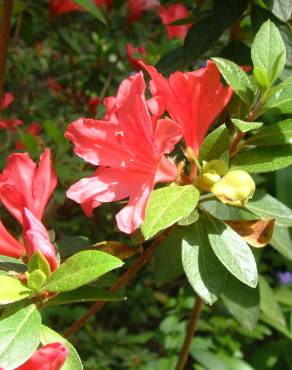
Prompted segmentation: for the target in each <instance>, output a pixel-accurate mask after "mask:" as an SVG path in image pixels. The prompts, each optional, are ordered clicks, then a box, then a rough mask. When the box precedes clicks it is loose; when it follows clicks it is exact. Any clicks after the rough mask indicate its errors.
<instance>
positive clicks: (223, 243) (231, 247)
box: [208, 216, 258, 288]
mask: <svg viewBox="0 0 292 370" xmlns="http://www.w3.org/2000/svg"><path fill="white" fill-rule="evenodd" d="M208 237H209V241H210V244H211V247H212V249H213V251H214V252H215V254H216V256H217V257H218V258H219V260H220V261H221V263H222V264H223V265H224V266H225V267H226V268H227V270H228V271H229V272H230V273H231V274H233V275H234V276H235V277H236V278H237V279H239V280H240V281H241V282H243V283H244V284H246V285H248V286H250V287H252V288H254V287H256V285H257V281H258V274H257V266H256V262H255V259H254V256H253V254H252V252H251V250H250V248H249V246H248V245H247V244H246V242H245V241H244V240H243V239H242V238H241V237H240V236H239V235H238V234H237V233H236V232H235V231H234V230H233V229H231V227H229V226H228V225H226V224H224V223H223V222H221V221H219V220H217V219H216V218H214V217H211V216H208Z"/></svg>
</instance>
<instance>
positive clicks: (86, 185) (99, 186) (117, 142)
mask: <svg viewBox="0 0 292 370" xmlns="http://www.w3.org/2000/svg"><path fill="white" fill-rule="evenodd" d="M110 102H111V103H112V105H113V103H114V102H115V113H112V114H114V117H115V119H116V121H114V122H112V121H100V120H93V119H85V118H80V119H79V120H77V121H74V122H73V123H71V124H70V125H69V127H68V129H67V131H66V134H65V136H66V137H67V138H68V139H69V140H71V141H72V142H73V144H74V150H75V153H76V154H77V155H78V156H80V157H82V158H83V159H84V160H85V161H87V162H89V163H92V164H93V165H96V166H99V168H98V169H97V170H96V172H95V174H93V175H92V176H91V177H88V178H84V179H81V180H80V181H78V182H77V183H76V184H74V185H73V186H71V187H70V189H69V190H68V191H67V196H68V198H70V199H73V200H75V201H76V202H77V203H80V204H81V206H82V208H83V210H84V211H85V213H86V214H87V215H88V216H91V215H92V210H93V208H95V207H97V206H99V205H100V204H101V203H103V202H111V201H118V200H121V199H124V198H128V197H129V202H128V204H127V206H126V207H124V208H123V209H122V210H121V211H120V212H119V213H118V214H117V215H116V219H117V223H118V227H119V229H120V230H121V231H123V232H126V233H131V232H133V231H134V230H135V229H136V228H138V227H139V226H140V225H141V224H142V222H143V220H144V216H145V207H146V203H147V200H148V198H149V196H150V194H151V191H152V190H153V187H154V184H155V183H157V182H170V181H173V180H175V178H176V176H177V168H176V166H175V164H174V163H173V162H172V161H171V160H170V159H168V158H167V157H166V156H165V155H164V154H167V153H170V152H171V150H172V149H173V147H174V145H175V144H176V143H177V142H178V141H179V139H180V138H181V131H180V129H179V128H178V127H177V125H176V124H175V123H174V122H173V121H171V120H170V119H161V120H158V121H157V125H156V127H153V124H152V119H151V116H150V114H149V111H148V107H147V103H146V99H145V82H144V79H143V74H142V73H141V72H140V73H137V74H136V75H134V76H131V77H130V78H128V79H126V80H124V81H123V82H122V84H121V86H120V88H119V90H118V94H117V97H116V99H113V98H110ZM112 110H113V107H112Z"/></svg>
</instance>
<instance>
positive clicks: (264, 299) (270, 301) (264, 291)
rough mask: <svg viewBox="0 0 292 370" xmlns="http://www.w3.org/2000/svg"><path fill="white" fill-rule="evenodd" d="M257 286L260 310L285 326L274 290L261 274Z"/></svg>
mask: <svg viewBox="0 0 292 370" xmlns="http://www.w3.org/2000/svg"><path fill="white" fill-rule="evenodd" d="M259 287H260V297H261V302H260V308H261V310H262V312H263V313H264V314H265V315H266V316H267V317H269V318H271V319H272V320H274V321H275V322H277V323H278V324H279V325H283V326H286V321H285V317H284V315H283V313H282V311H281V307H280V306H279V304H278V302H277V301H276V299H275V294H274V291H273V289H272V288H271V287H270V285H269V284H268V282H267V280H266V279H265V278H264V277H262V276H260V278H259Z"/></svg>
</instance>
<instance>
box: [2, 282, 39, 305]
mask: <svg viewBox="0 0 292 370" xmlns="http://www.w3.org/2000/svg"><path fill="white" fill-rule="evenodd" d="M0 286H1V289H0V304H8V303H12V302H15V301H20V300H21V299H24V298H27V297H29V296H30V295H31V293H32V291H31V290H30V289H28V288H27V287H26V286H25V285H24V284H22V283H21V282H20V281H19V280H18V279H16V278H14V277H10V276H6V275H0Z"/></svg>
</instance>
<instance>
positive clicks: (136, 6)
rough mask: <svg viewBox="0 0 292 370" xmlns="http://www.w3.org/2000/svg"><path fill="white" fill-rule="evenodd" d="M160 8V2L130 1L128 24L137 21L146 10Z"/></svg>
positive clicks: (148, 0) (153, 0) (150, 0)
mask: <svg viewBox="0 0 292 370" xmlns="http://www.w3.org/2000/svg"><path fill="white" fill-rule="evenodd" d="M158 6H159V1H158V0H128V22H129V23H133V22H135V21H137V20H138V19H139V18H140V17H141V15H142V13H143V12H144V10H148V9H154V8H156V7H158Z"/></svg>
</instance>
